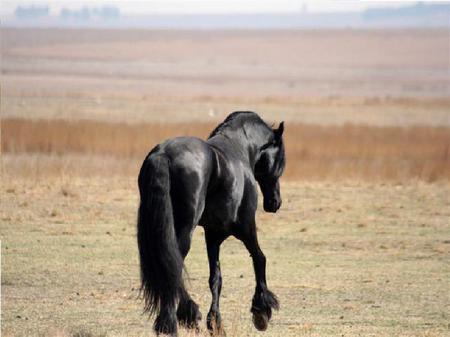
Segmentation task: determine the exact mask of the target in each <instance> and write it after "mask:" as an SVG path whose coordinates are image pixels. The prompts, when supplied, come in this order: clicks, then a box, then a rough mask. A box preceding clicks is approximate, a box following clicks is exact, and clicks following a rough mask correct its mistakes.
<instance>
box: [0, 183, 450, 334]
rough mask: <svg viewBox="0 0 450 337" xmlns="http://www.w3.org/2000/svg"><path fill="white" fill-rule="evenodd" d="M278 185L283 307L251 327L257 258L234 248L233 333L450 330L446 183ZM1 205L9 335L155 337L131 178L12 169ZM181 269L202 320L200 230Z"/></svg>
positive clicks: (274, 237)
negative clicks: (26, 173)
mask: <svg viewBox="0 0 450 337" xmlns="http://www.w3.org/2000/svg"><path fill="white" fill-rule="evenodd" d="M282 190H283V196H284V204H283V208H282V210H281V211H280V212H279V213H278V214H276V215H269V214H265V213H262V212H259V213H258V224H259V232H258V233H259V238H260V242H261V246H262V248H263V250H264V252H265V254H266V256H267V259H268V267H267V272H268V282H269V286H270V288H271V289H272V290H273V291H274V292H275V293H276V294H277V295H278V296H279V299H280V303H281V309H280V311H279V312H277V313H275V315H274V317H273V321H272V323H271V325H270V326H269V329H268V330H267V331H266V332H265V333H259V332H257V331H256V330H255V329H254V328H253V326H252V323H251V317H250V313H249V309H250V302H251V297H252V293H253V290H254V276H253V271H252V268H251V261H250V258H249V256H248V253H247V252H246V251H245V249H244V247H243V246H242V244H240V243H239V242H238V241H237V240H235V239H229V240H228V241H226V242H225V243H224V245H223V249H222V253H221V262H222V270H223V275H224V283H223V296H222V313H223V319H224V323H225V327H226V330H227V332H228V335H229V336H424V337H425V336H428V337H431V336H445V335H447V334H448V332H449V328H450V326H449V323H450V316H449V312H450V310H449V309H450V299H449V288H448V280H449V277H450V266H449V263H448V261H449V259H450V236H449V234H450V225H449V222H448V219H449V216H450V202H449V192H450V186H449V185H448V183H441V184H425V183H422V182H410V183H408V184H404V185H394V184H382V183H380V184H370V183H367V182H365V183H357V182H344V181H342V182H334V183H311V182H310V183H293V182H292V183H285V184H283V186H282ZM0 196H1V200H0V205H1V206H0V211H1V217H0V224H1V244H2V246H1V253H2V278H1V281H2V334H3V336H63V337H66V336H152V332H151V326H152V321H151V320H147V317H146V316H145V315H142V314H141V312H142V302H141V301H140V300H138V299H137V297H138V291H137V289H138V287H139V271H138V257H137V249H136V242H135V241H136V240H135V218H136V208H137V203H138V198H137V190H136V183H135V178H134V177H121V178H99V177H90V178H87V177H81V176H78V177H77V176H73V177H68V176H66V177H59V178H45V177H44V178H43V177H40V178H39V179H34V178H32V177H28V178H26V179H25V178H19V177H14V176H10V175H9V174H8V175H4V176H3V177H2V186H1V193H0ZM186 264H187V270H188V273H189V276H188V279H189V282H188V284H189V289H190V292H191V294H192V296H193V298H194V299H195V300H196V301H198V303H199V304H200V307H201V310H202V313H203V315H204V317H205V315H206V313H207V309H208V307H209V301H210V294H209V289H208V285H207V283H208V282H207V279H208V268H207V260H206V252H205V244H204V242H203V231H202V229H201V228H198V229H197V230H196V232H195V235H194V240H193V244H192V249H191V252H190V254H189V256H188V258H187V261H186ZM204 325H205V324H204V321H203V322H202V327H203V329H204ZM202 334H204V335H205V336H207V334H206V332H205V331H204V330H203V331H202ZM190 335H191V334H189V333H188V332H185V331H184V330H181V336H190ZM192 335H193V334H192Z"/></svg>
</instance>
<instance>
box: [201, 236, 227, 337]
mask: <svg viewBox="0 0 450 337" xmlns="http://www.w3.org/2000/svg"><path fill="white" fill-rule="evenodd" d="M205 238H206V248H207V250H208V261H209V288H210V289H211V295H212V301H211V308H210V309H209V312H208V316H207V318H206V326H207V328H208V330H209V331H210V333H211V334H213V335H214V336H222V335H225V332H224V330H223V326H222V319H221V317H220V311H219V298H220V292H221V290H222V275H221V273H220V262H219V251H220V245H221V243H222V242H223V240H224V238H223V237H221V236H219V235H216V234H215V233H212V232H210V231H208V230H205Z"/></svg>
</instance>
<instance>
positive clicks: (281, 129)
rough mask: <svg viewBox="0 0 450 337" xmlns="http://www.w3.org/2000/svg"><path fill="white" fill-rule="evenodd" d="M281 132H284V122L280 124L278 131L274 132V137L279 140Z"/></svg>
mask: <svg viewBox="0 0 450 337" xmlns="http://www.w3.org/2000/svg"><path fill="white" fill-rule="evenodd" d="M283 132H284V122H281V123H280V126H279V127H278V129H276V130H275V136H276V137H277V138H281V136H282V135H283Z"/></svg>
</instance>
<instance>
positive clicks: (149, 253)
mask: <svg viewBox="0 0 450 337" xmlns="http://www.w3.org/2000/svg"><path fill="white" fill-rule="evenodd" d="M138 183H139V191H140V195H141V203H140V206H139V213H138V225H137V227H138V231H137V241H138V247H139V255H140V264H141V291H142V294H143V297H144V302H145V308H144V311H145V312H148V313H150V314H153V313H155V312H159V311H160V309H161V307H162V306H164V305H175V304H176V301H177V299H178V298H179V295H180V293H181V291H182V289H184V284H183V278H182V270H183V258H182V257H181V254H180V250H179V248H178V243H177V240H176V236H175V227H174V218H173V211H172V202H171V199H170V176H169V162H168V158H167V157H166V156H165V155H164V154H156V153H155V154H151V155H149V156H148V157H147V158H146V160H145V161H144V163H143V165H142V167H141V172H140V173H139V180H138Z"/></svg>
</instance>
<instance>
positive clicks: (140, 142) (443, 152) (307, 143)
mask: <svg viewBox="0 0 450 337" xmlns="http://www.w3.org/2000/svg"><path fill="white" fill-rule="evenodd" d="M215 125H216V123H212V122H211V123H170V124H158V123H143V124H125V123H112V122H102V121H90V120H74V121H73V120H72V121H68V120H29V119H5V120H3V121H2V130H1V131H2V151H3V153H7V154H22V155H23V154H30V153H34V154H36V153H39V154H45V155H50V156H53V157H55V158H61V157H65V156H67V155H70V156H73V155H77V156H80V155H81V156H83V157H84V158H86V157H87V159H85V160H84V161H85V162H86V163H85V164H87V165H88V166H89V165H93V164H90V163H89V162H90V160H89V158H91V157H94V158H108V159H107V160H106V162H105V161H103V163H102V165H103V168H106V167H107V169H108V172H110V173H118V172H125V171H127V173H130V165H131V170H133V171H137V169H138V168H139V165H140V163H141V161H142V159H143V158H144V156H145V155H146V154H147V152H148V151H149V150H150V149H151V148H152V147H153V146H155V145H156V144H157V143H159V142H161V141H162V140H164V139H167V138H171V137H175V136H185V135H190V136H197V137H200V138H206V137H207V135H208V134H209V132H210V131H211V130H212V129H213V128H214V127H215ZM449 131H450V130H449V128H446V127H407V128H402V127H373V126H356V125H344V126H317V125H305V124H301V123H288V124H287V129H286V135H285V142H286V151H287V162H288V164H287V168H286V173H285V176H286V177H287V178H288V179H304V180H308V179H312V180H314V179H346V178H351V179H366V180H384V179H389V180H408V179H420V180H424V181H436V180H448V179H449V178H450V154H449V152H450V146H449V145H450V132H449ZM21 158H22V161H23V156H22V157H21ZM59 160H61V159H59ZM108 162H109V164H108ZM105 165H106V167H105ZM123 165H125V166H127V169H124V166H123ZM47 166H51V164H49V165H47ZM62 166H64V165H62ZM71 166H72V164H68V165H66V166H65V168H64V167H62V168H61V170H60V171H64V170H68V171H70V169H71ZM94 166H95V165H94ZM98 166H99V165H96V167H97V168H98ZM5 169H8V167H6V168H5Z"/></svg>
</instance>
